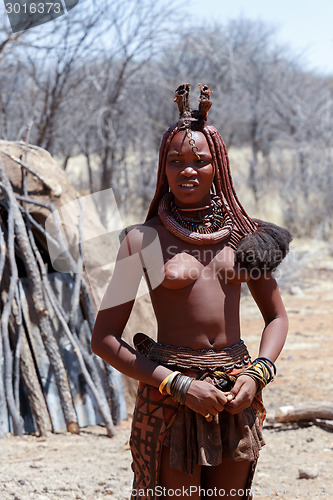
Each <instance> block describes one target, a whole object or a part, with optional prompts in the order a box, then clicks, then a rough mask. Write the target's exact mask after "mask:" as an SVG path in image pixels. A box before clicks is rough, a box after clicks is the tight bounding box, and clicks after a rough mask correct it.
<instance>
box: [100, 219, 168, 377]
mask: <svg viewBox="0 0 333 500" xmlns="http://www.w3.org/2000/svg"><path fill="white" fill-rule="evenodd" d="M156 238H158V236H157V233H156V232H152V230H151V228H144V227H142V226H141V227H139V228H136V229H134V230H132V231H131V232H130V233H129V234H128V235H127V236H126V237H125V239H124V240H123V242H122V244H121V246H120V249H119V252H118V256H117V260H116V263H115V268H114V271H113V274H112V279H111V281H110V284H109V286H108V288H107V290H106V292H105V295H104V297H103V301H102V304H101V307H100V310H99V312H98V315H97V318H96V322H95V325H94V329H93V333H92V339H91V348H92V350H93V352H94V353H95V354H97V355H98V356H100V357H101V358H102V359H104V361H106V362H107V363H109V364H110V365H112V366H114V367H115V368H116V369H117V370H119V371H120V372H122V373H124V374H125V375H128V376H129V377H132V378H135V379H137V380H141V381H143V382H145V383H148V384H150V385H153V386H155V387H157V386H158V385H159V384H160V383H161V381H162V380H163V379H164V378H165V377H166V376H167V375H168V374H169V373H171V372H170V370H168V369H167V368H164V367H162V366H158V365H156V363H153V362H152V361H150V360H148V359H147V358H145V357H144V356H143V355H141V354H140V353H138V352H137V351H136V350H135V349H133V347H131V346H130V345H129V344H127V343H126V342H125V341H124V340H122V339H121V336H122V334H123V331H124V328H125V326H126V324H127V321H128V319H129V316H130V314H131V311H132V308H133V305H134V301H135V297H136V294H137V291H138V288H139V284H140V281H141V278H142V276H143V272H144V267H146V266H148V264H147V262H149V261H151V255H150V254H151V253H153V252H155V253H156V245H155V247H154V242H155V241H156ZM151 249H153V250H152V251H151ZM157 252H158V249H157ZM155 261H156V262H158V258H156V256H155ZM155 275H156V272H155Z"/></svg>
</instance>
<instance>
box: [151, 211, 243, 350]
mask: <svg viewBox="0 0 333 500" xmlns="http://www.w3.org/2000/svg"><path fill="white" fill-rule="evenodd" d="M145 225H147V226H149V227H151V228H153V229H154V230H155V231H156V232H157V234H158V237H159V242H160V245H161V250H162V253H163V261H164V269H163V271H164V276H163V281H162V282H161V284H160V285H159V286H157V287H156V288H154V289H153V290H151V293H150V295H151V300H152V304H153V308H154V311H155V315H156V319H157V324H158V341H159V342H161V343H162V344H172V345H177V346H187V347H191V348H193V349H220V348H222V347H226V346H230V345H232V344H235V343H237V342H238V341H239V339H240V321H239V303H240V290H241V282H242V281H245V278H244V276H242V275H240V276H239V275H238V273H237V272H236V271H235V267H234V251H233V249H232V248H230V246H228V241H229V240H228V239H226V240H224V241H222V242H220V243H217V244H214V245H207V246H206V245H205V246H199V245H192V244H188V243H186V242H184V241H182V240H180V239H179V238H177V237H175V236H174V235H172V234H171V233H170V232H169V231H167V230H166V229H165V227H164V226H163V225H162V223H161V222H160V219H159V218H158V217H155V218H154V219H152V220H150V221H149V222H148V223H146V224H145ZM150 271H151V270H150Z"/></svg>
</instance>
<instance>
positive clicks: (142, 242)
mask: <svg viewBox="0 0 333 500" xmlns="http://www.w3.org/2000/svg"><path fill="white" fill-rule="evenodd" d="M161 226H162V223H161V221H160V218H159V217H158V216H156V217H153V218H152V219H150V220H148V221H146V222H144V223H143V224H137V225H133V226H128V227H127V228H125V229H124V231H122V234H121V236H120V240H121V243H122V246H124V245H126V246H130V248H131V253H137V252H140V250H142V249H143V248H146V247H147V246H149V245H150V243H152V242H153V241H154V240H155V239H156V238H158V236H159V231H160V228H161Z"/></svg>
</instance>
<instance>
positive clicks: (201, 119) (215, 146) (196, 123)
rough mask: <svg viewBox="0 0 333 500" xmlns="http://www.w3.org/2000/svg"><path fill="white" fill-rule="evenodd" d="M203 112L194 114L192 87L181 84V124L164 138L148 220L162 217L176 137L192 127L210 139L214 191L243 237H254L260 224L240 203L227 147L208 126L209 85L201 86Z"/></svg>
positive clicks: (179, 106)
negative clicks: (167, 170) (169, 157)
mask: <svg viewBox="0 0 333 500" xmlns="http://www.w3.org/2000/svg"><path fill="white" fill-rule="evenodd" d="M199 88H200V92H201V93H200V97H199V109H198V110H194V111H192V110H191V108H190V105H189V91H190V85H189V84H183V85H180V86H179V87H178V88H177V89H176V92H175V99H174V100H175V102H177V105H178V108H179V111H180V117H179V121H178V123H177V124H175V125H173V126H172V127H170V128H169V129H168V130H167V131H166V132H165V133H164V135H163V139H162V143H161V146H160V152H159V166H158V172H157V183H156V191H155V194H154V197H153V200H152V202H151V204H150V207H149V210H148V214H147V218H146V220H149V219H152V218H153V217H154V216H156V215H157V214H158V205H159V202H160V200H161V199H162V197H163V196H164V195H165V194H166V193H167V192H168V191H169V185H168V181H167V177H166V173H165V166H166V159H167V155H168V151H169V148H170V143H171V141H172V139H173V137H174V136H175V135H176V134H177V133H178V132H180V131H182V130H185V129H186V128H189V129H190V130H193V131H199V132H202V133H203V134H204V136H205V137H206V140H207V143H208V146H209V149H210V152H211V155H212V158H213V166H214V172H215V174H214V180H213V186H212V187H213V189H214V191H215V194H217V195H218V196H219V198H220V199H221V202H222V204H223V207H224V210H226V211H227V212H228V213H229V215H230V217H231V218H232V220H233V221H234V224H235V226H236V228H237V229H238V230H239V231H240V233H242V234H243V235H246V234H251V233H253V232H254V231H255V230H256V229H257V223H256V222H255V221H254V220H253V219H251V218H250V217H249V216H248V214H247V213H246V212H245V210H244V208H243V206H242V204H241V203H240V201H239V199H238V197H237V194H236V191H235V188H234V185H233V182H232V177H231V171H230V165H229V158H228V153H227V149H226V145H225V143H224V141H223V139H222V137H221V134H220V133H219V132H218V130H217V129H216V128H215V127H213V126H212V125H209V124H208V123H207V121H206V120H207V114H208V111H209V109H210V107H211V102H210V94H211V91H210V90H209V87H208V86H207V85H202V84H200V85H199Z"/></svg>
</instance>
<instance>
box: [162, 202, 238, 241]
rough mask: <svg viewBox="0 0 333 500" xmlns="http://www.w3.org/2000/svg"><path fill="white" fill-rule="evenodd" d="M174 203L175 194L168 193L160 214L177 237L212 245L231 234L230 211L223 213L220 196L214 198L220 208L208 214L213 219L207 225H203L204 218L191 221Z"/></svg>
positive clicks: (215, 203) (169, 229) (166, 226)
mask: <svg viewBox="0 0 333 500" xmlns="http://www.w3.org/2000/svg"><path fill="white" fill-rule="evenodd" d="M172 203H173V194H172V193H166V194H165V195H164V196H163V198H162V199H161V201H160V203H159V207H158V215H159V217H160V219H161V222H162V224H163V225H164V226H165V228H166V229H167V230H168V231H169V232H170V233H172V234H174V235H175V236H177V238H180V239H181V240H183V241H186V242H187V243H192V244H193V245H211V244H215V243H219V242H220V241H222V240H224V239H226V238H227V237H228V236H229V235H230V234H231V231H232V229H233V222H232V220H231V218H230V216H229V214H228V213H223V210H222V206H221V201H220V199H219V198H218V197H214V199H213V206H214V207H215V205H216V207H218V208H214V209H212V213H211V214H208V216H209V217H211V218H212V220H209V221H207V226H206V225H204V226H202V224H203V220H201V221H194V220H191V221H190V220H188V219H186V218H184V216H182V215H181V214H180V213H179V208H177V207H175V206H174V205H173V206H172ZM175 209H176V210H175ZM204 219H205V217H204ZM210 224H211V225H210Z"/></svg>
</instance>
